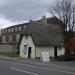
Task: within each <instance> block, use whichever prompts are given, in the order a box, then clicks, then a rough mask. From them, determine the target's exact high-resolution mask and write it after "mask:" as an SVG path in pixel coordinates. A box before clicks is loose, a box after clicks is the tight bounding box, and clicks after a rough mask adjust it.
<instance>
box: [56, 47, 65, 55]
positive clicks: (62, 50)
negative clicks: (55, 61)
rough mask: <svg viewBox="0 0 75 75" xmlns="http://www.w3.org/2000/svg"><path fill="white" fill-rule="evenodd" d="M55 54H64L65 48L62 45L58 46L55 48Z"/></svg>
mask: <svg viewBox="0 0 75 75" xmlns="http://www.w3.org/2000/svg"><path fill="white" fill-rule="evenodd" d="M57 53H58V54H57V55H58V56H60V55H64V53H65V48H64V47H58V48H57Z"/></svg>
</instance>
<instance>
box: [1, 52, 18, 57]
mask: <svg viewBox="0 0 75 75" xmlns="http://www.w3.org/2000/svg"><path fill="white" fill-rule="evenodd" d="M0 55H4V56H9V57H19V54H17V53H16V52H14V53H13V52H2V53H0Z"/></svg>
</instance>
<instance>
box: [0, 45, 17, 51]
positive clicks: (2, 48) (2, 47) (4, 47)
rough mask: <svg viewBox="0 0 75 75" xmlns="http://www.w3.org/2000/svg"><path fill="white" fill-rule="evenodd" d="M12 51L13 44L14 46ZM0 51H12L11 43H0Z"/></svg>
mask: <svg viewBox="0 0 75 75" xmlns="http://www.w3.org/2000/svg"><path fill="white" fill-rule="evenodd" d="M14 51H16V50H15V46H14ZM0 52H13V45H11V44H0Z"/></svg>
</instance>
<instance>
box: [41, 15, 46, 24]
mask: <svg viewBox="0 0 75 75" xmlns="http://www.w3.org/2000/svg"><path fill="white" fill-rule="evenodd" d="M41 23H42V24H43V25H47V18H46V17H45V16H42V19H41Z"/></svg>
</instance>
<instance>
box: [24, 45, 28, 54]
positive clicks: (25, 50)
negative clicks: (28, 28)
mask: <svg viewBox="0 0 75 75" xmlns="http://www.w3.org/2000/svg"><path fill="white" fill-rule="evenodd" d="M25 47H26V48H25ZM23 53H24V54H27V45H24V48H23Z"/></svg>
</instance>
